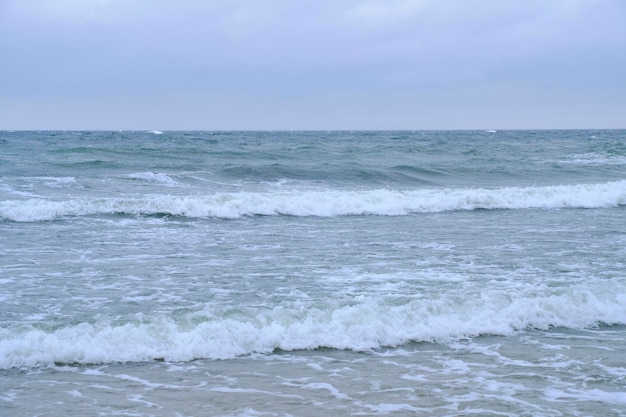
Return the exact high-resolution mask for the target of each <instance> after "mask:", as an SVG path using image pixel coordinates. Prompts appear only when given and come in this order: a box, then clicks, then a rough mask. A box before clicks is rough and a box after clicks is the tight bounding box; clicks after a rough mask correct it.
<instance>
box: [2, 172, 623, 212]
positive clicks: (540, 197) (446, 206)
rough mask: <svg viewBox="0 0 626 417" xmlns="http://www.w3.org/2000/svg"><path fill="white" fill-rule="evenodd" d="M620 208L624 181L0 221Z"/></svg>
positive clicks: (127, 208) (96, 203) (39, 203)
mask: <svg viewBox="0 0 626 417" xmlns="http://www.w3.org/2000/svg"><path fill="white" fill-rule="evenodd" d="M625 204H626V180H623V181H615V182H609V183H603V184H577V185H561V186H548V187H508V188H497V189H487V188H454V189H420V190H413V191H396V190H389V189H378V190H364V191H339V190H328V191H298V190H294V191H291V192H277V193H269V192H266V193H255V192H238V193H217V194H213V195H210V196H170V195H149V196H146V197H143V198H117V197H116V198H102V199H73V200H61V201H58V200H48V199H28V200H6V201H2V202H0V219H4V220H12V221H19V222H29V221H42V220H53V219H56V218H59V217H64V216H84V215H99V214H129V215H172V216H185V217H192V218H224V219H234V218H239V217H242V216H255V215H264V216H273V215H289V216H320V217H332V216H350V215H383V216H401V215H407V214H412V213H432V212H445V211H456V210H476V209H488V210H489V209H532V208H541V209H564V208H607V207H617V206H620V205H625Z"/></svg>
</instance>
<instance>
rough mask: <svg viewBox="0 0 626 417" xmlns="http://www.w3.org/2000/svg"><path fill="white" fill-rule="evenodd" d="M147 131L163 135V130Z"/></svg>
mask: <svg viewBox="0 0 626 417" xmlns="http://www.w3.org/2000/svg"><path fill="white" fill-rule="evenodd" d="M146 133H152V134H155V135H162V134H163V132H161V131H160V130H149V131H148V132H146Z"/></svg>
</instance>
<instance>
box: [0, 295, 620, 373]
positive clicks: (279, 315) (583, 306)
mask: <svg viewBox="0 0 626 417" xmlns="http://www.w3.org/2000/svg"><path fill="white" fill-rule="evenodd" d="M624 293H625V292H624V289H623V288H613V289H612V290H611V291H606V290H602V289H600V287H598V288H596V289H595V290H594V289H593V287H589V288H586V289H585V288H583V287H578V288H572V289H570V290H568V291H566V292H563V293H561V294H560V295H556V294H557V293H554V294H551V295H550V294H547V295H538V294H535V295H533V294H526V295H525V296H519V297H517V298H511V299H509V300H508V301H504V300H505V298H504V297H503V294H502V293H501V291H500V292H498V291H496V290H493V291H490V292H489V291H488V292H484V293H483V294H482V295H481V297H478V298H474V297H459V296H458V295H448V296H445V297H440V298H437V299H416V300H412V301H409V302H407V303H404V304H401V305H389V304H388V303H386V302H385V301H384V300H382V299H381V298H371V297H370V298H366V299H363V300H361V301H359V302H358V303H357V302H353V303H351V304H350V305H341V304H339V303H337V304H335V305H331V306H328V305H326V306H324V305H322V304H320V305H316V304H305V303H285V305H280V306H276V307H274V308H271V309H270V308H265V309H264V308H260V307H259V308H254V307H244V308H242V309H241V311H242V312H243V313H244V315H238V316H237V317H233V316H232V315H229V314H228V313H226V312H222V311H221V310H220V309H219V307H217V306H215V307H206V310H204V311H203V312H202V314H201V316H198V313H194V314H193V317H192V316H189V317H187V318H186V319H184V320H183V321H180V319H179V320H178V321H177V320H175V319H174V318H172V317H170V316H167V315H156V316H155V317H154V318H152V319H150V320H142V321H134V322H127V323H119V322H118V323H113V322H110V321H108V320H105V319H100V320H99V321H97V322H95V323H81V324H76V325H71V326H67V327H63V328H59V329H56V330H48V331H46V330H42V329H36V328H33V327H30V326H23V327H21V328H14V329H7V328H4V329H0V369H7V368H13V367H36V366H48V365H52V364H53V363H55V362H56V363H59V362H60V363H111V362H138V361H151V360H154V359H155V358H163V359H165V360H168V361H188V360H192V359H197V358H211V359H223V358H233V357H237V356H241V355H248V354H251V353H268V352H272V351H273V350H274V349H277V348H278V349H282V350H287V351H292V350H300V349H315V348H320V347H328V348H335V349H348V350H368V349H372V348H378V347H381V346H391V345H401V344H404V343H407V342H409V341H436V342H441V343H446V342H454V341H455V340H459V339H461V338H466V337H473V336H478V335H481V334H492V335H511V334H514V333H515V332H516V331H519V330H523V329H528V328H543V329H547V328H550V327H553V326H557V327H568V328H578V329H580V328H585V327H589V326H594V325H597V324H598V323H606V324H626V299H625V298H624V295H623V294H624Z"/></svg>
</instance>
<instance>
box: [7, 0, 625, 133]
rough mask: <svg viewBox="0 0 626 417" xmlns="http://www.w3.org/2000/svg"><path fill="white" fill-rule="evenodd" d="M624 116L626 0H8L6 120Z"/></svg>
mask: <svg viewBox="0 0 626 417" xmlns="http://www.w3.org/2000/svg"><path fill="white" fill-rule="evenodd" d="M506 128H528V129H538V128H626V0H316V1H314V0H301V1H298V0H291V1H290V0H0V129H159V130H170V129H202V130H222V129H246V130H247V129H506Z"/></svg>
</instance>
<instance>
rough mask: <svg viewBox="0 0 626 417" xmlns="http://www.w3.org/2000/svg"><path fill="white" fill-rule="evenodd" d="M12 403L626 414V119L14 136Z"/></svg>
mask: <svg viewBox="0 0 626 417" xmlns="http://www.w3.org/2000/svg"><path fill="white" fill-rule="evenodd" d="M0 415H2V416H20V417H22V416H59V415H64V416H142V417H143V416H320V415H332V416H344V415H345V416H351V415H354V416H364V415H389V416H418V415H424V416H469V415H477V416H626V131H624V130H606V131H605V130H595V131H592V130H581V131H573V130H566V131H556V130H554V131H497V132H496V131H434V132H431V131H428V132H427V131H424V132H420V131H415V132H408V131H406V132H405V131H402V132H359V131H355V132H158V131H151V132H87V131H85V132H26V131H18V132H7V131H4V132H0Z"/></svg>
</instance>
